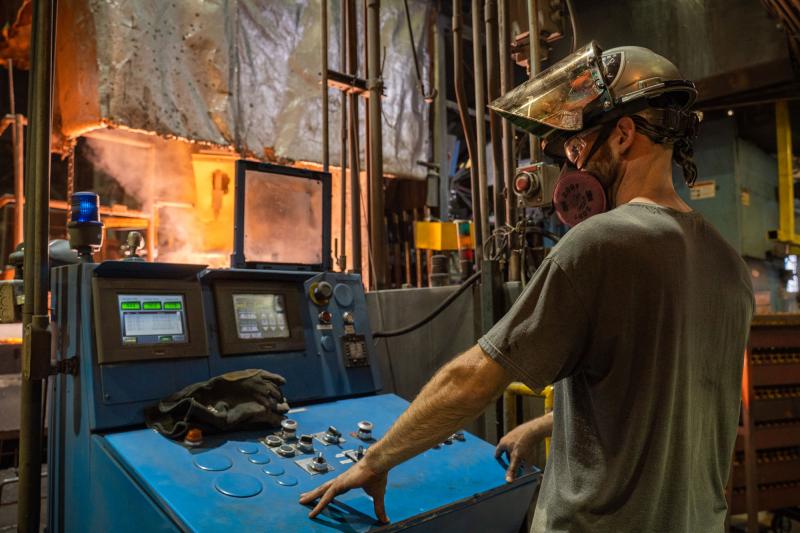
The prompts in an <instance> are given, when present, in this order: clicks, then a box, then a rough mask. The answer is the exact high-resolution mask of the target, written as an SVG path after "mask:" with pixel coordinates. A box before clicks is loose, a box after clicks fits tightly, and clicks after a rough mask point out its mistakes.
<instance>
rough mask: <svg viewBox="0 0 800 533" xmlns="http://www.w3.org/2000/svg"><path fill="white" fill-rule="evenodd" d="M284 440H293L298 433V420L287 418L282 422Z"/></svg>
mask: <svg viewBox="0 0 800 533" xmlns="http://www.w3.org/2000/svg"><path fill="white" fill-rule="evenodd" d="M281 429H282V430H283V440H293V439H294V438H295V436H296V435H297V421H296V420H292V419H291V418H287V419H285V420H283V421H282V422H281Z"/></svg>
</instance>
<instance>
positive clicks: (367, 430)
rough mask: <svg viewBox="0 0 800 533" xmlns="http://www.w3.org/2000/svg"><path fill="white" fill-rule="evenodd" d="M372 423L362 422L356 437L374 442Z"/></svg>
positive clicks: (359, 424)
mask: <svg viewBox="0 0 800 533" xmlns="http://www.w3.org/2000/svg"><path fill="white" fill-rule="evenodd" d="M372 427H373V426H372V422H370V421H368V420H362V421H361V422H359V423H358V433H357V434H356V436H357V437H358V438H359V439H361V440H372Z"/></svg>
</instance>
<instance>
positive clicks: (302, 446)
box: [297, 435, 314, 453]
mask: <svg viewBox="0 0 800 533" xmlns="http://www.w3.org/2000/svg"><path fill="white" fill-rule="evenodd" d="M297 448H298V449H299V450H300V451H301V452H304V453H311V452H313V451H314V437H312V436H311V435H300V440H299V442H298V443H297Z"/></svg>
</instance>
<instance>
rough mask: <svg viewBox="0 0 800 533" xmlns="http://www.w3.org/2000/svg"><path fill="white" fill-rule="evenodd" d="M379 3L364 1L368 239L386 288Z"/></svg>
mask: <svg viewBox="0 0 800 533" xmlns="http://www.w3.org/2000/svg"><path fill="white" fill-rule="evenodd" d="M380 9H381V2H380V0H367V43H368V47H367V89H368V90H369V164H370V182H369V207H370V209H369V239H370V250H371V254H370V260H371V262H372V277H373V278H374V282H373V287H374V288H375V289H376V290H380V289H383V288H385V287H386V275H387V272H386V263H387V260H388V257H387V253H386V234H385V230H386V228H385V226H384V222H383V217H384V213H383V211H384V208H383V201H384V199H383V133H382V124H381V120H382V114H381V97H382V96H383V79H382V77H381V76H382V75H381V72H380V69H381V18H380Z"/></svg>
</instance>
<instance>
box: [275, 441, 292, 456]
mask: <svg viewBox="0 0 800 533" xmlns="http://www.w3.org/2000/svg"><path fill="white" fill-rule="evenodd" d="M278 453H279V454H280V455H282V456H283V457H291V456H293V455H294V448H292V447H291V446H289V445H288V444H284V445H283V446H281V447H280V448H278Z"/></svg>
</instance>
